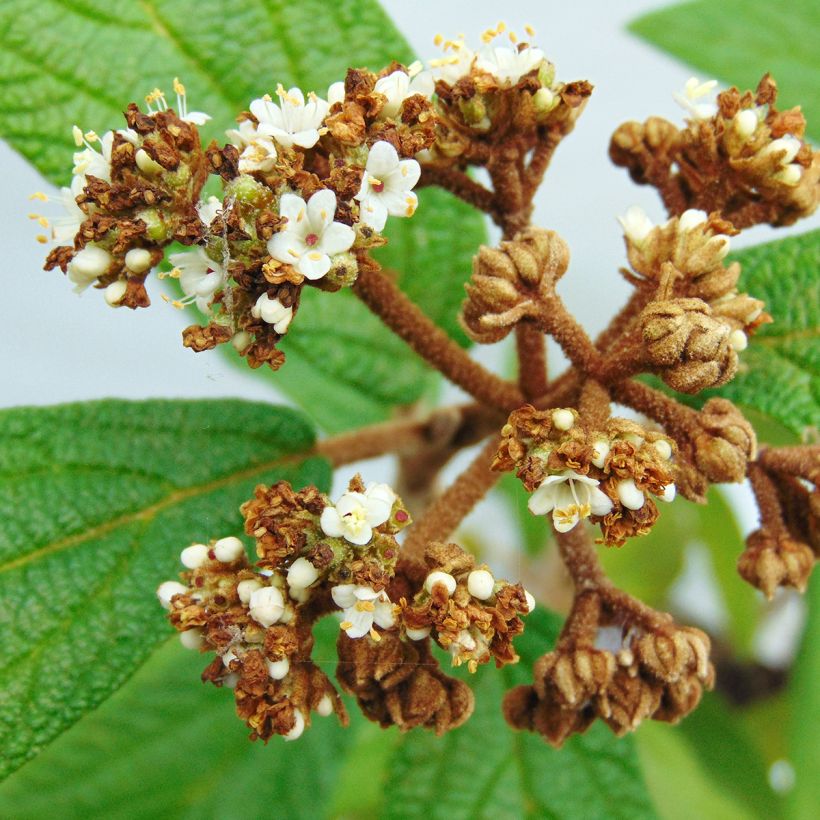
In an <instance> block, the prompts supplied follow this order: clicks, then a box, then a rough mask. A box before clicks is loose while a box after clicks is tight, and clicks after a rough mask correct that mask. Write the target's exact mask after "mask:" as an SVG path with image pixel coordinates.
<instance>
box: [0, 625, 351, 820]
mask: <svg viewBox="0 0 820 820" xmlns="http://www.w3.org/2000/svg"><path fill="white" fill-rule="evenodd" d="M323 626H326V627H330V629H329V630H328V629H324V630H320V631H321V632H323V633H324V635H325V637H328V638H329V640H325V641H324V642H322V640H321V639H320V640H317V646H316V649H314V656H315V658H316V659H317V660H318V659H320V658H322V657H324V658H330V657H335V650H334V648H333V640H334V638H335V636H336V630H337V628H338V627H337V626H336V624H335V622H327V623H326V624H323ZM207 660H208V658H207V657H206V656H204V655H198V654H196V653H193V652H188V651H186V650H184V649H182V647H181V646H180V645H179V642H178V641H177V640H176V639H175V638H172V639H171V640H170V641H168V643H167V644H166V645H165V646H163V647H162V648H161V649H160V650H159V651H157V652H156V653H155V654H154V655H153V656H152V657H151V658H150V660H149V661H148V662H147V663H146V664H145V666H143V668H142V669H140V670H139V671H138V672H137V674H136V675H134V677H133V678H132V679H131V680H130V681H129V682H128V683H127V684H126V686H124V687H123V688H122V689H120V690H119V691H118V692H117V693H116V694H115V695H113V697H111V698H110V699H109V700H108V701H106V702H105V703H104V704H103V705H102V706H101V707H100V708H99V709H98V710H97V711H95V712H93V713H91V714H90V715H88V716H87V717H85V718H84V719H83V720H82V721H80V722H79V723H78V724H77V725H76V726H74V727H72V728H71V729H70V730H69V731H68V732H66V733H65V734H64V735H63V736H62V737H61V738H59V739H58V740H57V741H56V742H55V743H54V744H52V745H51V746H50V747H49V748H48V749H47V750H46V751H45V752H44V753H43V754H42V755H40V756H39V757H38V758H37V759H36V760H33V761H32V762H31V763H29V764H28V765H27V766H25V767H24V768H23V769H21V770H20V771H19V772H16V773H15V774H14V775H12V777H10V778H9V779H8V780H6V781H5V783H3V784H2V786H0V811H2V814H3V815H4V816H6V817H8V816H13V817H15V818H17V820H29V819H30V820H38V819H39V818H42V817H46V816H49V815H51V814H53V811H54V806H59V807H60V809H59V814H60V817H61V818H65V820H75V818H76V820H81V819H82V818H88V817H94V818H98V817H99V818H102V817H105V818H107V820H108V819H109V818H110V819H112V820H113V818H122V820H131V818H134V817H140V818H174V819H175V820H177V819H179V820H182V818H190V820H194V818H202V817H207V818H211V819H212V820H234V819H235V820H241V818H249V817H287V818H294V820H302V818H304V820H313V818H318V817H326V816H328V815H327V811H326V809H327V806H328V804H329V802H330V800H331V798H332V795H333V793H334V792H335V789H336V787H337V782H336V781H337V779H338V776H339V771H340V768H341V766H342V765H343V763H344V760H345V757H346V756H347V755H348V753H349V751H350V747H351V746H352V745H353V743H354V741H355V738H356V736H357V731H358V729H359V728H360V724H362V723H363V722H364V721H363V720H362V719H361V718H359V719H356V715H353V718H354V724H353V726H351V728H350V729H349V730H343V729H341V728H340V727H339V726H338V724H337V722H336V719H335V718H333V717H331V718H321V717H318V718H315V720H314V723H313V725H312V726H311V728H310V729H309V730H308V731H306V732H305V734H304V735H303V736H302V737H301V738H300V739H299V742H298V743H285V742H284V741H283V740H281V738H274V739H273V740H272V741H271V742H270V743H269V744H268V745H267V746H265V745H264V744H262V743H251V742H250V741H249V740H248V738H247V735H248V730H247V728H246V727H245V726H244V724H243V723H242V722H241V721H240V720H238V719H237V717H236V715H235V713H234V709H233V695H232V693H231V692H230V691H229V690H227V689H217V688H216V687H213V686H211V685H204V684H202V683H201V682H200V680H199V675H200V672H201V671H202V669H203V667H204V666H205V664H206V663H207ZM334 666H335V663H334V662H328V663H327V664H326V671H327V672H328V673H332V670H333V667H334Z"/></svg>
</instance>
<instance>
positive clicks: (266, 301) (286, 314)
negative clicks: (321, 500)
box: [251, 293, 293, 335]
mask: <svg viewBox="0 0 820 820" xmlns="http://www.w3.org/2000/svg"><path fill="white" fill-rule="evenodd" d="M251 316H253V318H254V319H261V320H262V321H263V322H267V323H268V324H269V325H273V329H274V330H275V331H276V332H277V333H278V334H279V335H284V334H285V333H287V331H288V325H289V324H290V320H291V319H292V318H293V308H292V307H285V306H284V305H283V304H282V303H281V302H280V301H279V300H278V299H271V298H270V296H268V294H267V293H263V294H262V295H261V296H260V297H259V298H258V299H257V300H256V304H255V305H254V306H253V307H252V308H251Z"/></svg>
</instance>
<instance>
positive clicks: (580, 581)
mask: <svg viewBox="0 0 820 820" xmlns="http://www.w3.org/2000/svg"><path fill="white" fill-rule="evenodd" d="M555 539H556V541H557V543H558V550H559V552H560V553H561V558H562V559H563V561H564V566H566V568H567V571H568V572H569V574H570V575H571V576H572V581H573V583H574V584H575V592H576V594H577V593H579V592H581V591H582V590H598V589H600V588H601V587H603V586H605V585H606V584H608V583H609V581H608V579H607V577H606V575H604V571H603V569H601V562H600V561H599V560H598V553H597V552H596V551H595V546H594V545H593V543H592V539H591V538H590V535H589V531H588V530H587V529H586V527H585V526H584V524H583V523H582V522H579V523H578V524H576V525H575V526H574V527H573V528H572V529H571V530H569V531H567V532H557V531H556V533H555Z"/></svg>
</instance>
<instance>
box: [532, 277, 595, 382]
mask: <svg viewBox="0 0 820 820" xmlns="http://www.w3.org/2000/svg"><path fill="white" fill-rule="evenodd" d="M539 314H540V315H539V316H538V321H539V323H540V325H541V328H542V330H543V331H544V333H547V334H549V335H550V336H552V338H553V339H555V341H556V342H557V343H558V344H559V345H561V349H562V350H563V351H564V353H565V354H566V356H567V358H568V359H569V360H570V361H571V362H572V364H573V365H574V366H575V367H576V368H578V370H580V371H581V372H582V373H589V372H592V371H597V370H598V369H600V368H601V367H603V359H602V358H601V354H600V353H599V352H598V350H597V349H596V348H595V345H593V344H592V340H591V339H590V338H589V336H587V333H586V331H585V330H584V328H583V327H582V326H581V325H580V323H579V322H578V321H577V320H576V319H575V317H574V316H573V315H572V314H571V313H570V312H569V311H568V310H567V309H566V306H565V305H564V303H563V302H562V301H561V300H560V299H559V298H558V296H557V295H556V294H554V293H553V294H551V295H550V296H549V297H548V298H547V299H546V300H545V301H544V302H543V303H542V305H541V308H540V311H539Z"/></svg>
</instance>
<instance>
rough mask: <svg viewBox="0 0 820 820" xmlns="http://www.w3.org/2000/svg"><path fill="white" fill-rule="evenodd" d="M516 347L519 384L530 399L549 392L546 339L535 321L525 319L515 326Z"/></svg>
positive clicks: (525, 396) (525, 395)
mask: <svg viewBox="0 0 820 820" xmlns="http://www.w3.org/2000/svg"><path fill="white" fill-rule="evenodd" d="M515 347H516V353H517V354H518V386H519V387H520V388H521V392H522V393H523V394H524V398H525V399H527V400H528V401H534V400H535V399H537V398H538V397H539V396H543V395H544V394H545V393H546V392H547V388H548V383H547V348H546V339H545V338H544V334H543V333H542V332H541V328H540V327H538V325H536V324H535V323H534V322H533V321H531V320H529V319H524V320H523V321H521V322H519V323H518V324H517V325H516V327H515Z"/></svg>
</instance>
